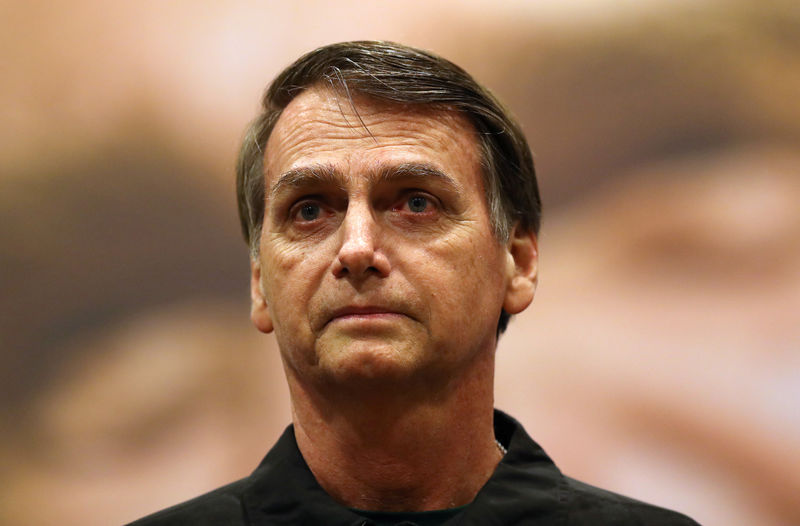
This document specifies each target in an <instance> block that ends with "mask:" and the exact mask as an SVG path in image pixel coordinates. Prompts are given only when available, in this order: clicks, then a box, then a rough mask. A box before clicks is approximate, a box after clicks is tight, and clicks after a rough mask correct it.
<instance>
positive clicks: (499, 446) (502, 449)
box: [494, 438, 508, 456]
mask: <svg viewBox="0 0 800 526" xmlns="http://www.w3.org/2000/svg"><path fill="white" fill-rule="evenodd" d="M494 443H495V444H497V449H498V450H499V451H500V453H501V454H502V455H503V456H505V454H506V453H508V450H507V449H506V448H505V447H503V444H501V443H500V441H499V440H497V439H496V438H495V439H494Z"/></svg>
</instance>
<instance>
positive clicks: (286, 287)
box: [262, 243, 325, 319]
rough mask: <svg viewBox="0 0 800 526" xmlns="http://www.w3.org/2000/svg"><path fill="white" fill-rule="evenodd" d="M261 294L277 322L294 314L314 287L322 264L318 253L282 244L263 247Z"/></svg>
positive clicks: (304, 303) (322, 268)
mask: <svg viewBox="0 0 800 526" xmlns="http://www.w3.org/2000/svg"><path fill="white" fill-rule="evenodd" d="M263 248H265V249H266V253H265V257H264V258H262V261H264V268H265V270H266V279H265V293H266V296H267V301H268V302H270V304H271V307H272V309H273V312H274V313H275V315H276V316H278V318H279V319H280V318H281V316H280V315H281V313H284V312H286V311H292V312H293V311H296V310H298V309H300V308H301V307H303V306H304V305H306V303H307V301H308V298H309V297H310V295H311V293H312V291H313V290H314V286H315V284H316V283H318V281H319V279H320V276H321V274H322V271H323V270H324V268H325V266H324V262H323V261H322V257H321V254H320V251H319V250H316V251H312V250H310V249H308V248H303V247H297V246H289V245H286V244H282V243H274V244H270V245H268V246H266V247H263Z"/></svg>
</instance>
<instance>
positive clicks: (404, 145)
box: [264, 88, 482, 187]
mask: <svg viewBox="0 0 800 526" xmlns="http://www.w3.org/2000/svg"><path fill="white" fill-rule="evenodd" d="M408 162H421V163H425V164H428V165H433V167H435V168H437V169H438V170H441V171H442V172H444V173H447V174H449V175H451V176H452V177H454V178H459V179H462V181H461V182H465V183H466V182H468V181H467V180H468V179H473V178H474V177H478V179H480V154H479V146H478V140H477V133H476V132H475V128H474V127H473V126H472V124H471V123H470V122H469V120H468V119H467V118H466V117H465V116H463V115H462V114H461V113H459V112H457V111H454V110H445V109H432V108H426V107H420V106H412V105H400V104H394V103H387V102H383V101H378V100H375V99H372V98H368V97H364V96H358V95H357V96H354V97H353V98H352V99H349V98H348V97H347V96H346V95H343V94H341V93H339V92H337V91H334V90H332V89H330V88H310V89H308V90H306V91H304V92H303V93H302V94H300V95H298V96H297V97H296V98H295V99H294V100H292V102H291V103H290V104H289V105H288V106H287V107H286V108H285V109H284V111H283V113H282V114H281V117H280V118H279V119H278V122H277V123H276V125H275V128H274V129H273V131H272V134H271V135H270V138H269V140H268V141H267V145H266V149H265V163H264V169H265V176H266V179H267V181H266V183H267V186H268V187H269V186H271V184H272V183H274V181H275V179H276V178H277V177H278V176H280V175H281V174H282V173H285V172H287V171H289V170H292V169H297V168H301V167H303V166H305V165H319V164H326V165H335V166H336V167H337V169H338V170H340V171H341V172H343V173H346V174H348V175H350V176H353V175H357V174H358V173H360V172H364V171H373V170H375V169H379V168H380V167H383V166H386V165H391V164H399V163H408ZM472 182H473V183H477V184H479V185H481V186H482V183H481V181H472Z"/></svg>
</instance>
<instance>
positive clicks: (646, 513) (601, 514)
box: [132, 411, 698, 526]
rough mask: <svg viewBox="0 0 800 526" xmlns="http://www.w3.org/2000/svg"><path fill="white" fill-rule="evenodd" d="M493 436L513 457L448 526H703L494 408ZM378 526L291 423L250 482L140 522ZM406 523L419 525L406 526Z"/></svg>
mask: <svg viewBox="0 0 800 526" xmlns="http://www.w3.org/2000/svg"><path fill="white" fill-rule="evenodd" d="M494 427H495V436H496V437H497V439H498V440H499V441H500V442H501V443H502V444H504V445H505V447H506V448H507V449H508V453H506V455H505V456H504V457H503V460H502V462H500V464H499V465H498V466H497V469H496V470H495V472H494V474H493V475H492V477H491V478H490V479H489V481H488V482H487V483H486V485H485V486H484V487H483V488H482V489H481V490H480V492H478V495H477V496H476V497H475V500H474V501H472V503H470V504H469V505H468V506H466V507H465V508H464V511H462V512H461V513H459V514H458V515H457V516H455V517H453V518H451V519H450V520H448V521H447V522H446V523H445V524H447V525H448V526H451V525H452V526H456V525H463V526H466V525H476V526H477V525H480V526H494V525H497V526H500V525H511V524H521V525H522V524H524V525H531V526H556V525H558V526H606V525H614V526H634V525H635V526H691V525H694V526H698V525H697V523H696V522H695V521H693V520H691V519H689V518H688V517H686V516H684V515H681V514H679V513H676V512H674V511H670V510H666V509H664V508H659V507H656V506H652V505H650V504H645V503H643V502H639V501H637V500H633V499H630V498H628V497H624V496H622V495H617V494H615V493H611V492H609V491H605V490H602V489H599V488H595V487H593V486H589V485H587V484H584V483H582V482H579V481H577V480H574V479H572V478H570V477H567V476H564V475H562V473H561V471H559V469H558V468H557V467H556V465H555V464H554V463H553V461H552V460H550V458H549V457H548V456H547V455H546V454H545V452H544V451H543V450H542V448H541V447H539V446H538V445H537V444H536V443H535V442H534V441H533V440H532V439H531V438H530V437H529V436H528V434H527V433H526V432H525V430H524V429H523V428H522V426H521V425H520V424H519V423H518V422H517V421H516V420H514V419H513V418H511V417H509V416H508V415H505V414H504V413H501V412H500V411H495V418H494ZM183 524H186V525H197V526H203V525H209V526H210V525H214V526H219V525H252V526H261V525H276V526H277V525H317V524H319V525H325V526H328V525H330V526H339V525H341V526H365V525H371V524H373V523H372V522H370V521H369V520H368V519H365V518H364V517H362V516H360V515H358V514H356V513H355V512H353V511H351V510H349V509H347V508H346V507H344V506H342V505H340V504H338V503H337V502H335V501H334V500H333V499H332V498H331V497H329V496H328V494H327V493H325V491H324V490H323V489H322V488H321V487H320V486H319V484H317V481H316V479H314V475H313V474H312V473H311V471H310V470H309V469H308V466H307V465H306V463H305V460H303V457H302V455H301V454H300V450H299V449H298V448H297V442H296V441H295V437H294V429H293V427H292V426H289V427H288V428H287V429H286V431H284V433H283V435H282V436H281V438H280V439H279V440H278V442H277V443H276V444H275V446H274V447H273V448H272V449H271V450H270V452H269V453H268V454H267V456H266V457H265V458H264V460H263V461H262V462H261V464H260V465H259V466H258V468H257V469H256V470H255V471H254V472H253V474H252V475H250V476H249V477H247V478H244V479H242V480H239V481H237V482H234V483H232V484H229V485H227V486H223V487H221V488H219V489H216V490H214V491H212V492H210V493H207V494H205V495H202V496H200V497H197V498H195V499H192V500H190V501H187V502H184V503H183V504H178V505H177V506H173V507H171V508H167V509H165V510H162V511H160V512H158V513H155V514H153V515H150V516H148V517H145V518H143V519H140V520H138V521H136V522H134V523H132V526H158V525H183ZM403 524H414V523H409V522H404V523H403Z"/></svg>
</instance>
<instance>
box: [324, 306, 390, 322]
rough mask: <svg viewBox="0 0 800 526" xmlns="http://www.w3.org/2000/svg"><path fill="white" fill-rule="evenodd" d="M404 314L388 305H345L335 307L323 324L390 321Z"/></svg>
mask: <svg viewBox="0 0 800 526" xmlns="http://www.w3.org/2000/svg"><path fill="white" fill-rule="evenodd" d="M403 316H405V314H403V313H402V312H398V311H397V310H395V309H392V308H390V307H380V306H347V307H342V308H340V309H336V310H335V311H334V312H333V314H332V315H331V317H330V318H329V319H328V321H327V322H326V323H325V325H328V324H330V323H333V322H338V321H359V320H363V321H382V320H387V321H390V320H392V319H396V318H399V317H403Z"/></svg>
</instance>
